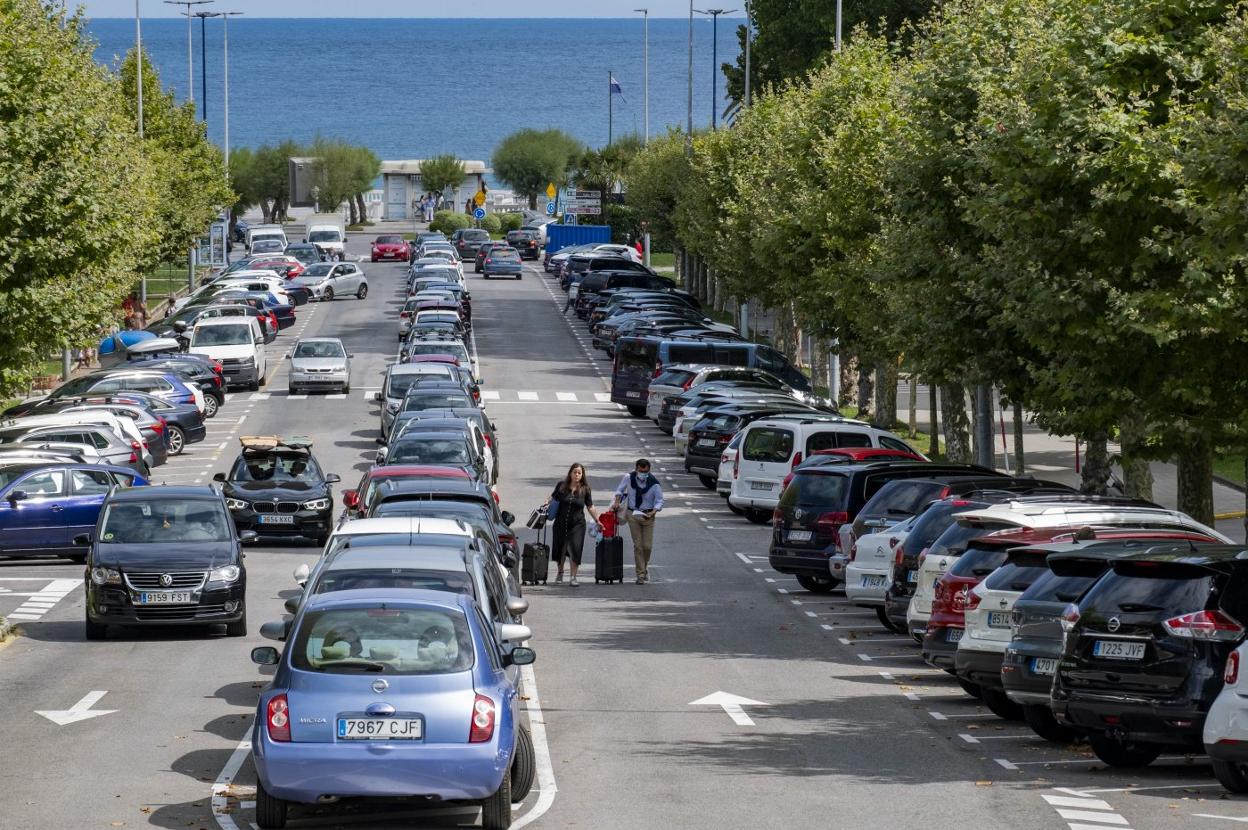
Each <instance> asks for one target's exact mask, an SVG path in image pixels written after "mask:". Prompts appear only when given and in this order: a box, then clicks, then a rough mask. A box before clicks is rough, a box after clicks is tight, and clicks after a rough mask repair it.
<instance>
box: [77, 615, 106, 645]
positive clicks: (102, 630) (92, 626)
mask: <svg viewBox="0 0 1248 830" xmlns="http://www.w3.org/2000/svg"><path fill="white" fill-rule="evenodd" d="M83 623H84V625H83V627H82V634H83V636H84V637H86V638H87V639H88V640H103V639H104V638H105V637H107V636H108V626H107V625H104V624H103V623H94V622H91V618H90V617H86V618H85V619H84V620H83Z"/></svg>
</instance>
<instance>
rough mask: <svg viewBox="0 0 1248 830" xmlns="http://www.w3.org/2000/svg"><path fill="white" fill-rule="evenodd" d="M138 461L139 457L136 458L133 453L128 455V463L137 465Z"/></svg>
mask: <svg viewBox="0 0 1248 830" xmlns="http://www.w3.org/2000/svg"><path fill="white" fill-rule="evenodd" d="M138 460H139V457H138V456H137V455H135V454H134V453H130V463H131V464H135V463H137V462H138Z"/></svg>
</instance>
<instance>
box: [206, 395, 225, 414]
mask: <svg viewBox="0 0 1248 830" xmlns="http://www.w3.org/2000/svg"><path fill="white" fill-rule="evenodd" d="M220 408H221V404H220V403H219V402H218V401H217V398H216V396H215V395H205V396H204V417H205V418H215V417H217V410H218V409H220Z"/></svg>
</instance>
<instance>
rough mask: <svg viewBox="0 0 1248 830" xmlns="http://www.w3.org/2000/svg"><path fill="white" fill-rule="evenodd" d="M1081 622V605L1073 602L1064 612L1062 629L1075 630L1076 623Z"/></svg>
mask: <svg viewBox="0 0 1248 830" xmlns="http://www.w3.org/2000/svg"><path fill="white" fill-rule="evenodd" d="M1078 622H1079V606H1078V605H1075V604H1074V603H1073V602H1072V603H1071V604H1070V605H1067V606H1066V610H1065V611H1063V612H1062V616H1061V623H1062V631H1073V630H1074V629H1075V625H1076V624H1077V623H1078Z"/></svg>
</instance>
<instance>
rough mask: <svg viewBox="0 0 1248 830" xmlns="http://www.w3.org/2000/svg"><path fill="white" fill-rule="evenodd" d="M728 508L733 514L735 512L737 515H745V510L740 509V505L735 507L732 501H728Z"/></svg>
mask: <svg viewBox="0 0 1248 830" xmlns="http://www.w3.org/2000/svg"><path fill="white" fill-rule="evenodd" d="M728 509H729V510H731V511H732V512H733V513H734V514H736V515H737V516H744V515H745V511H744V510H742V509H741V508H740V507H737V506H736V505H735V504H733V503H732V502H728Z"/></svg>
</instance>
